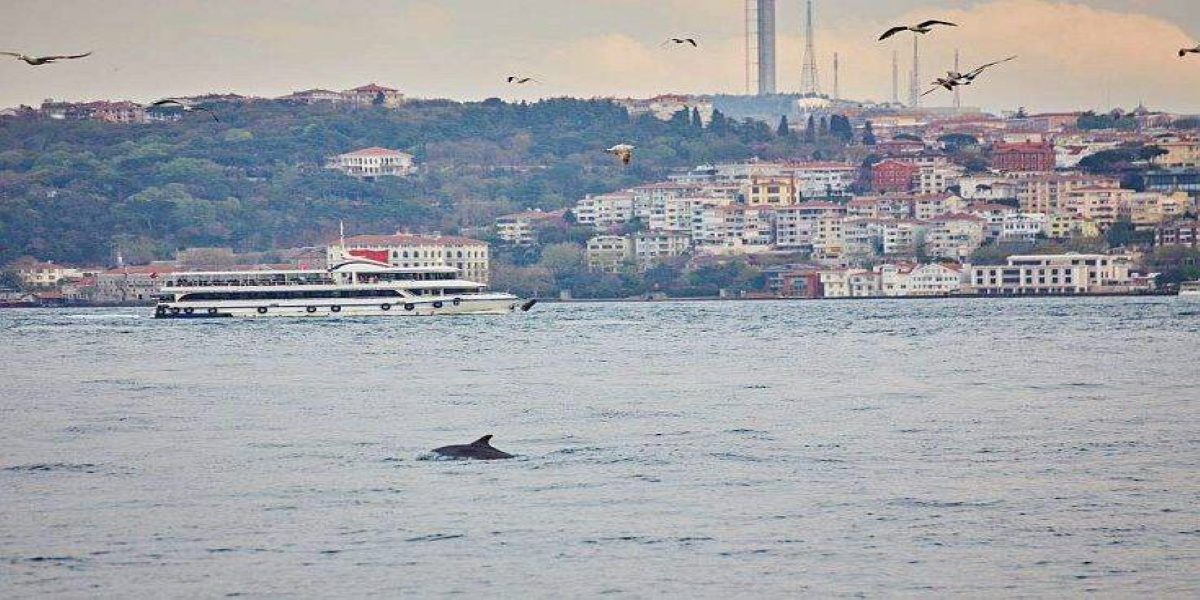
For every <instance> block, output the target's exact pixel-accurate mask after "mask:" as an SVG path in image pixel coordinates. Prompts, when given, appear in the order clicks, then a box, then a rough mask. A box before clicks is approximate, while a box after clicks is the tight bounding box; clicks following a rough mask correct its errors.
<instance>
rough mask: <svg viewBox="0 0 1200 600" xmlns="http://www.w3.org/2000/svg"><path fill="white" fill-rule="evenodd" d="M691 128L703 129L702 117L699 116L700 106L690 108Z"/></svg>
mask: <svg viewBox="0 0 1200 600" xmlns="http://www.w3.org/2000/svg"><path fill="white" fill-rule="evenodd" d="M692 128H693V129H704V118H703V117H701V116H700V108H699V107H695V108H692Z"/></svg>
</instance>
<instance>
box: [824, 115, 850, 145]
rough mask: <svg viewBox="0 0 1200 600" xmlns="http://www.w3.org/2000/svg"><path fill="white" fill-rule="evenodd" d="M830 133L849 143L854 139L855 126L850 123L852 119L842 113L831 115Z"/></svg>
mask: <svg viewBox="0 0 1200 600" xmlns="http://www.w3.org/2000/svg"><path fill="white" fill-rule="evenodd" d="M829 133H831V134H832V135H833V137H835V138H837V139H839V140H841V141H843V142H845V143H847V144H848V143H850V142H852V141H854V126H853V125H852V124H851V123H850V119H847V118H846V117H845V116H842V115H833V116H832V117H830V119H829Z"/></svg>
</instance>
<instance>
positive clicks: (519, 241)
mask: <svg viewBox="0 0 1200 600" xmlns="http://www.w3.org/2000/svg"><path fill="white" fill-rule="evenodd" d="M565 212H566V211H565V210H560V211H554V212H542V211H540V210H530V211H525V212H520V213H516V214H511V215H504V216H501V217H497V218H496V222H495V230H496V237H498V238H500V239H501V240H503V241H504V243H506V244H509V245H511V246H532V245H534V244H537V241H538V240H537V227H538V225H539V224H542V223H547V222H553V221H562V220H563V217H564V216H565Z"/></svg>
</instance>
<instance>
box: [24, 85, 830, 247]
mask: <svg viewBox="0 0 1200 600" xmlns="http://www.w3.org/2000/svg"><path fill="white" fill-rule="evenodd" d="M213 110H214V112H215V114H217V115H218V116H219V118H220V122H215V121H214V120H212V119H210V118H208V117H207V116H206V115H205V114H204V113H202V112H193V113H188V114H186V115H185V118H184V119H183V120H181V121H178V122H169V123H150V124H133V125H131V124H110V123H100V122H93V121H62V120H51V119H45V118H33V117H30V118H4V119H0V264H3V263H4V262H6V261H8V260H11V259H14V258H16V257H18V256H23V255H33V256H37V257H38V258H42V259H50V260H57V261H64V262H72V263H110V262H111V261H112V259H113V257H114V255H115V253H116V251H117V250H120V251H121V252H122V253H123V254H124V255H125V257H126V258H127V259H129V260H133V261H138V260H149V259H150V258H154V257H168V256H170V255H171V253H172V252H173V251H175V250H176V249H179V248H184V247H192V246H230V247H233V248H235V249H238V250H265V249H270V248H278V247H288V246H295V245H301V244H309V243H318V242H321V241H324V240H328V239H329V238H330V236H331V235H333V234H334V233H335V232H336V231H337V224H338V221H339V220H344V221H345V222H346V226H347V229H348V230H350V231H353V232H356V233H363V232H389V231H395V230H397V229H401V228H403V229H410V230H413V231H444V232H455V231H459V230H461V229H464V228H468V227H472V226H480V225H486V224H488V223H490V222H491V219H492V218H493V217H494V216H496V215H498V214H503V213H506V212H510V211H513V210H519V209H522V208H527V207H538V208H543V209H552V208H559V207H564V206H568V205H569V204H571V203H573V202H574V201H575V200H577V199H579V198H580V197H582V196H583V195H584V194H587V193H596V192H604V191H608V190H612V189H616V188H619V187H622V186H628V185H631V184H636V183H641V182H645V181H651V180H656V179H660V178H662V177H663V175H664V174H665V173H666V172H667V171H668V170H669V169H671V168H676V167H683V166H690V165H694V164H697V163H703V162H706V161H713V160H724V159H737V158H746V157H750V156H762V157H764V158H771V157H778V156H796V155H804V154H812V153H813V152H816V151H818V149H817V148H816V147H814V146H812V145H807V144H804V142H803V140H802V137H798V136H793V135H784V136H779V135H777V133H776V132H775V131H774V128H772V127H768V126H767V125H766V124H763V123H751V122H744V123H742V122H734V121H732V120H728V119H725V118H723V117H721V116H720V115H717V117H716V118H715V119H714V121H713V122H712V123H710V124H709V125H708V126H707V127H701V126H698V125H695V124H693V123H692V120H691V118H690V116H689V117H686V118H685V117H684V116H683V115H682V114H681V115H679V118H676V119H675V120H673V121H670V122H663V121H659V120H656V119H654V118H652V117H649V116H644V117H637V118H631V117H630V116H629V115H628V114H627V113H626V111H625V110H624V109H622V108H620V107H618V106H616V105H615V104H612V103H610V102H608V101H586V100H571V99H558V100H549V101H544V102H539V103H535V104H507V103H503V102H500V101H486V102H483V103H476V104H459V103H453V102H446V101H427V102H415V103H410V104H408V105H406V106H404V107H402V108H397V109H387V108H382V107H369V108H357V109H347V108H338V107H332V106H293V105H288V104H284V103H280V102H269V101H268V102H257V103H250V104H238V105H233V104H228V105H215V106H213ZM620 142H629V143H633V144H636V145H637V146H638V153H637V157H636V160H635V161H634V163H633V165H631V166H629V167H622V166H620V164H619V162H618V161H616V160H615V159H614V158H613V157H612V156H609V155H607V154H605V153H604V152H603V149H604V148H607V147H608V146H609V145H611V144H614V143H620ZM371 146H383V147H387V148H394V149H398V150H403V151H405V152H409V153H411V154H414V155H415V156H416V158H417V161H418V163H419V165H420V168H421V170H420V172H419V174H417V175H415V176H413V177H411V178H407V179H399V178H390V179H389V178H385V179H383V180H381V181H378V182H374V183H372V182H365V181H358V180H356V179H353V178H351V177H348V176H345V175H343V174H341V173H338V172H335V171H330V170H326V169H323V168H322V165H323V164H324V162H325V160H326V158H327V157H329V156H331V155H335V154H339V153H343V152H348V151H353V150H357V149H360V148H365V147H371Z"/></svg>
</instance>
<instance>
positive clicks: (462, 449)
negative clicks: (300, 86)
mask: <svg viewBox="0 0 1200 600" xmlns="http://www.w3.org/2000/svg"><path fill="white" fill-rule="evenodd" d="M491 441H492V436H491V435H490V434H489V435H485V436H483V437H481V438H479V439H477V440H475V441H474V442H471V443H470V444H463V445H461V446H442V447H441V448H434V449H433V452H434V453H435V454H438V455H440V456H445V457H448V458H459V459H474V460H500V459H504V458H513V455H511V454H509V453H507V452H504V451H501V450H497V449H495V448H493V447H492V444H491Z"/></svg>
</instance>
